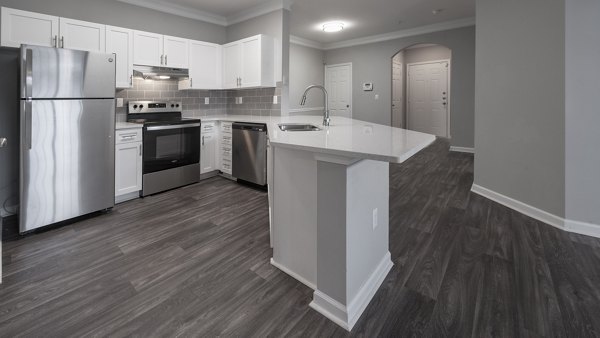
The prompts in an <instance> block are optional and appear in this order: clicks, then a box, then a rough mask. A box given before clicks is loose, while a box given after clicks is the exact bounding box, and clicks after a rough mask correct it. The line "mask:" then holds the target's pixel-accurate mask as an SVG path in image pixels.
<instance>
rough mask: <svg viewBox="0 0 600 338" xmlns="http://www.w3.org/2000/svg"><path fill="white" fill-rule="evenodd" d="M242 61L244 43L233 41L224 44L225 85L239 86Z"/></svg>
mask: <svg viewBox="0 0 600 338" xmlns="http://www.w3.org/2000/svg"><path fill="white" fill-rule="evenodd" d="M241 63H242V45H241V44H239V43H232V44H228V45H225V46H223V87H224V88H227V89H230V88H238V87H239V82H238V79H239V77H240V69H241V66H242V65H241Z"/></svg>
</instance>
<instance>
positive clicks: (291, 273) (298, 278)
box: [271, 258, 317, 290]
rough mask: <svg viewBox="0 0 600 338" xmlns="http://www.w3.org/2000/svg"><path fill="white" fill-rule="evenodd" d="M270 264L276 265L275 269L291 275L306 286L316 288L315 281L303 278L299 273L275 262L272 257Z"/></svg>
mask: <svg viewBox="0 0 600 338" xmlns="http://www.w3.org/2000/svg"><path fill="white" fill-rule="evenodd" d="M271 265H273V266H274V267H276V268H277V269H279V270H281V271H283V272H285V273H286V274H288V275H289V276H291V277H292V278H294V279H296V280H297V281H299V282H300V283H302V284H304V285H306V286H308V287H309V288H311V289H313V290H316V289H317V286H316V285H315V283H313V282H311V281H309V280H307V279H305V278H304V277H302V276H300V275H299V274H297V273H295V272H293V271H292V270H290V269H288V268H286V267H285V266H283V265H281V264H279V263H277V262H275V260H274V259H273V258H271Z"/></svg>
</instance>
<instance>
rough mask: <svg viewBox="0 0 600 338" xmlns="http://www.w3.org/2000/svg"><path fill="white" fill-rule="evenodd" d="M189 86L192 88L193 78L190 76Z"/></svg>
mask: <svg viewBox="0 0 600 338" xmlns="http://www.w3.org/2000/svg"><path fill="white" fill-rule="evenodd" d="M190 88H194V79H192V78H191V77H190Z"/></svg>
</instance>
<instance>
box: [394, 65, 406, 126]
mask: <svg viewBox="0 0 600 338" xmlns="http://www.w3.org/2000/svg"><path fill="white" fill-rule="evenodd" d="M403 73H404V72H403V64H402V62H399V61H397V60H396V59H394V60H393V61H392V125H393V126H394V127H396V128H403V127H404V109H403V106H404V97H403V96H404V86H403V82H404V81H403V76H404V74H403Z"/></svg>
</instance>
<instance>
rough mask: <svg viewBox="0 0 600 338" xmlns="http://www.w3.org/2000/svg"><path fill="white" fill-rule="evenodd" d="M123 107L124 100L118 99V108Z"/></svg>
mask: <svg viewBox="0 0 600 338" xmlns="http://www.w3.org/2000/svg"><path fill="white" fill-rule="evenodd" d="M122 107H123V98H120V97H118V98H117V108H122Z"/></svg>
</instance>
